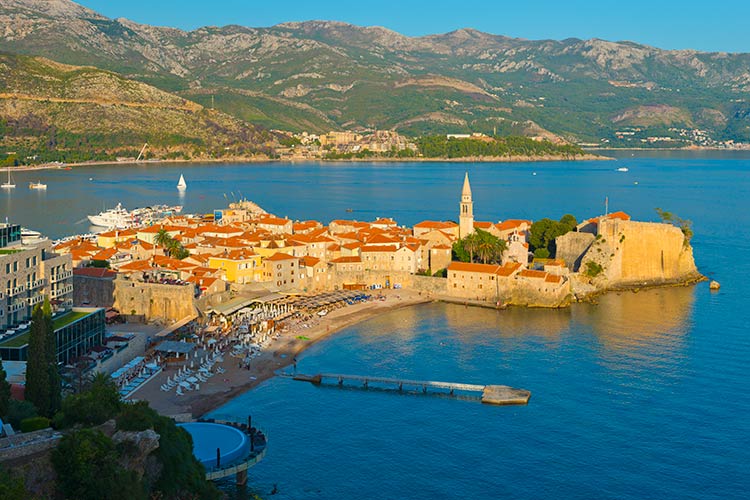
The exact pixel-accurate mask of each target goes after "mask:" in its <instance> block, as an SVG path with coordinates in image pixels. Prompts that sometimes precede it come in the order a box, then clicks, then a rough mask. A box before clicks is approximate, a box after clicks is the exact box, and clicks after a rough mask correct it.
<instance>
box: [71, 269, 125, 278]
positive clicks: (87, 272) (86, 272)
mask: <svg viewBox="0 0 750 500" xmlns="http://www.w3.org/2000/svg"><path fill="white" fill-rule="evenodd" d="M73 275H74V276H86V277H88V278H114V277H115V276H117V273H116V272H115V271H112V270H111V269H106V268H103V267H79V268H77V269H73Z"/></svg>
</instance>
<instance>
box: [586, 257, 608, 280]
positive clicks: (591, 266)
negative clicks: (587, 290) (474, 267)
mask: <svg viewBox="0 0 750 500" xmlns="http://www.w3.org/2000/svg"><path fill="white" fill-rule="evenodd" d="M603 271H604V268H603V267H602V266H601V265H600V264H597V263H596V262H594V261H593V260H590V261H588V262H586V272H585V274H586V276H588V277H589V278H596V277H597V276H599V275H600V274H601V273H602V272H603Z"/></svg>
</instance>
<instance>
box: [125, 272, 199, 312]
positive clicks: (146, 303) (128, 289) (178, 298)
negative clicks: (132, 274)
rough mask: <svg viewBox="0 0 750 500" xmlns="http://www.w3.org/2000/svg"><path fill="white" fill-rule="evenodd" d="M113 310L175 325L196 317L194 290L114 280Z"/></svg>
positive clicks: (186, 287) (177, 286) (183, 286)
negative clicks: (176, 322)
mask: <svg viewBox="0 0 750 500" xmlns="http://www.w3.org/2000/svg"><path fill="white" fill-rule="evenodd" d="M114 298H115V300H114V307H115V308H117V309H118V310H119V311H120V312H121V313H122V314H128V315H143V316H144V317H145V319H146V321H155V320H161V321H165V322H174V321H179V320H181V319H183V318H184V317H186V316H192V315H193V314H195V306H194V304H193V300H194V288H193V287H192V286H190V285H163V284H160V283H142V282H139V281H131V280H125V279H117V280H115V291H114Z"/></svg>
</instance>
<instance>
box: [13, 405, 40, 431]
mask: <svg viewBox="0 0 750 500" xmlns="http://www.w3.org/2000/svg"><path fill="white" fill-rule="evenodd" d="M37 415H38V414H37V412H36V408H35V407H34V405H33V404H31V403H30V402H29V401H17V400H15V399H11V400H10V402H9V403H8V423H9V424H10V425H12V426H13V428H14V429H20V428H21V422H22V421H23V420H26V419H28V418H33V417H36V416H37Z"/></svg>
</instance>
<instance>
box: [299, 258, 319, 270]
mask: <svg viewBox="0 0 750 500" xmlns="http://www.w3.org/2000/svg"><path fill="white" fill-rule="evenodd" d="M319 262H320V259H318V258H316V257H310V256H309V255H307V256H305V257H302V264H304V265H305V266H307V267H313V266H315V265H316V264H318V263H319Z"/></svg>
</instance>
